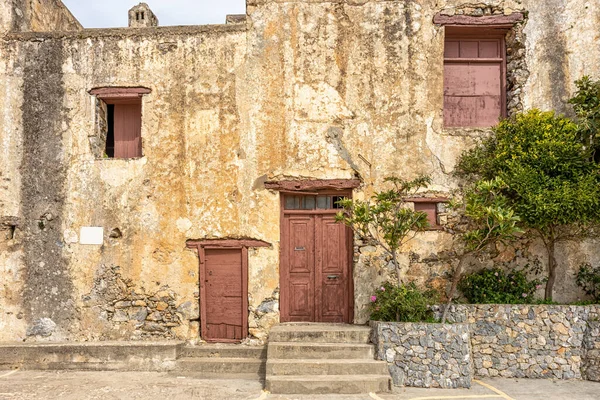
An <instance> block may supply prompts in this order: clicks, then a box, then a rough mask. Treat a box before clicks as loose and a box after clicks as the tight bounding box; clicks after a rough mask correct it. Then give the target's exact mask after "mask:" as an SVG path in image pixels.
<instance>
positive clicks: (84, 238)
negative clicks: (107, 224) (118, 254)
mask: <svg viewBox="0 0 600 400" xmlns="http://www.w3.org/2000/svg"><path fill="white" fill-rule="evenodd" d="M79 244H94V245H102V244H104V228H101V227H94V226H83V227H81V230H80V232H79Z"/></svg>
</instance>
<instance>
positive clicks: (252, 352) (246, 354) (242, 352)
mask: <svg viewBox="0 0 600 400" xmlns="http://www.w3.org/2000/svg"><path fill="white" fill-rule="evenodd" d="M179 357H209V358H212V357H232V358H255V359H260V358H262V359H265V358H267V347H266V346H243V345H231V344H202V345H197V346H182V347H181V348H180V352H179Z"/></svg>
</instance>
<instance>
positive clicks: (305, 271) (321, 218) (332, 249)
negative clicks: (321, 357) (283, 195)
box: [280, 196, 352, 323]
mask: <svg viewBox="0 0 600 400" xmlns="http://www.w3.org/2000/svg"><path fill="white" fill-rule="evenodd" d="M320 197H322V196H319V198H320ZM287 204H288V205H289V204H291V205H292V207H294V209H288V210H284V212H283V221H282V231H281V265H280V285H281V293H280V303H281V320H282V322H340V323H348V322H350V314H351V313H350V302H351V297H350V293H351V287H352V282H351V279H352V277H351V273H350V252H349V251H350V248H351V233H350V231H349V229H348V228H347V227H346V226H345V225H343V224H339V223H336V222H335V212H336V211H337V210H335V209H318V208H316V209H309V207H311V206H312V205H314V206H315V207H318V204H319V203H318V201H312V200H309V201H307V200H305V199H301V200H299V201H298V202H297V203H296V206H294V202H293V201H290V202H288V203H287ZM323 204H332V203H331V201H330V202H329V203H326V202H325V201H324V202H323Z"/></svg>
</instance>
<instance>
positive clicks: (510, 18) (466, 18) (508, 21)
mask: <svg viewBox="0 0 600 400" xmlns="http://www.w3.org/2000/svg"><path fill="white" fill-rule="evenodd" d="M524 19H525V17H524V16H523V14H522V13H512V14H510V15H484V16H481V17H475V16H472V15H452V16H450V15H442V14H441V13H437V14H436V15H435V16H434V17H433V23H434V24H438V25H463V26H490V27H491V26H494V25H514V24H516V23H517V22H521V21H523V20H524Z"/></svg>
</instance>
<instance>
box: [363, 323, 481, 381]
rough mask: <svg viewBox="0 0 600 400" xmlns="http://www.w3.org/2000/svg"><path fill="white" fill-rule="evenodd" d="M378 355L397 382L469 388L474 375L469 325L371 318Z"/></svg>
mask: <svg viewBox="0 0 600 400" xmlns="http://www.w3.org/2000/svg"><path fill="white" fill-rule="evenodd" d="M371 327H372V328H373V333H372V341H373V343H375V346H376V351H377V358H379V359H380V360H386V361H387V362H388V368H389V370H390V374H391V375H392V379H393V381H394V385H397V386H416V387H427V388H430V387H431V388H469V387H471V377H472V375H473V362H472V359H471V344H470V342H469V325H467V324H452V325H448V324H445V325H442V324H417V323H415V324H413V323H394V322H376V321H373V322H371Z"/></svg>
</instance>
